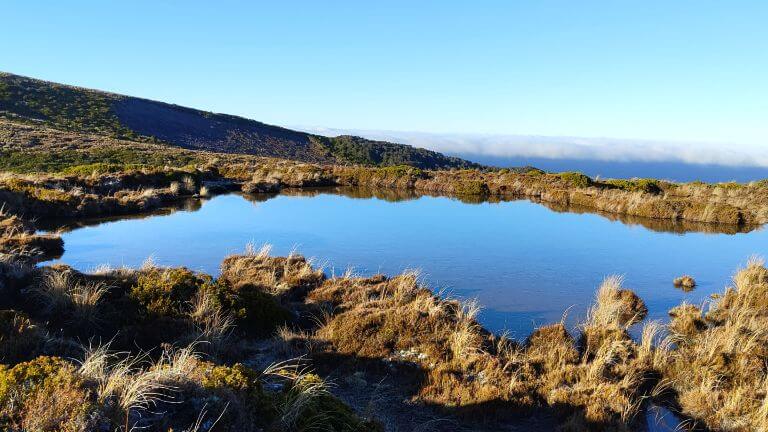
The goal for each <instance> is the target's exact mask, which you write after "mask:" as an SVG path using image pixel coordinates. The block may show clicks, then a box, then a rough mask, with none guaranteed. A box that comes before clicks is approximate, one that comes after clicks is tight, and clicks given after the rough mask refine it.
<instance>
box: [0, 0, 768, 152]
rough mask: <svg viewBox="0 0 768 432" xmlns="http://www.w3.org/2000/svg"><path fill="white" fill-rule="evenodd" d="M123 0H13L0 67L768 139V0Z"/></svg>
mask: <svg viewBox="0 0 768 432" xmlns="http://www.w3.org/2000/svg"><path fill="white" fill-rule="evenodd" d="M117 3H118V2H105V1H91V2H83V1H66V2H64V1H56V2H54V1H49V2H32V1H13V0H11V1H6V2H3V6H2V19H1V22H2V25H0V70H3V71H7V72H13V73H17V74H22V75H29V76H33V77H37V78H43V79H48V80H52V81H59V82H64V83H69V84H76V85H81V86H86V87H94V88H99V89H105V90H111V91H115V92H119V93H126V94H130V95H136V96H143V97H148V98H152V99H159V100H163V101H169V102H174V103H178V104H182V105H189V106H193V107H198V108H202V109H207V110H212V111H217V112H226V113H232V114H238V115H243V116H246V117H250V118H254V119H258V120H261V121H265V122H269V123H275V124H282V125H316V126H328V127H338V128H359V129H391V130H419V131H433V132H464V133H473V132H477V133H512V134H544V135H574V136H609V137H619V138H651V139H671V140H706V141H727V142H740V143H745V144H751V145H761V144H762V145H765V146H768V2H766V1H763V0H754V1H723V0H717V1H714V0H712V1H708V0H688V1H685V0H675V1H672V0H659V1H655V0H654V1H652V0H644V1H629V0H627V1H619V0H616V1H607V0H606V1H583V0H580V1H574V0H562V1H547V0H528V1H523V0H520V1H511V0H508V1H477V2H470V1H462V2H451V1H418V2H417V1H402V2H399V1H388V2H362V1H354V2H352V1H350V2H341V1H317V0H314V1H302V2H298V1H297V2H291V1H281V2H259V3H260V4H256V2H245V1H243V2H234V1H217V2H215V4H214V2H196V1H183V2H182V1H177V2H170V1H130V2H120V4H117ZM278 3H279V4H278ZM373 3H378V4H377V5H373ZM384 3H387V4H386V5H384Z"/></svg>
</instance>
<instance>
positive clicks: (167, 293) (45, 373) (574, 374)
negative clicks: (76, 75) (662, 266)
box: [0, 248, 768, 431]
mask: <svg viewBox="0 0 768 432" xmlns="http://www.w3.org/2000/svg"><path fill="white" fill-rule="evenodd" d="M221 269H222V270H221V276H220V277H219V278H218V279H214V278H211V277H210V276H208V275H205V274H200V273H196V272H192V271H190V270H187V269H184V268H162V267H158V266H156V265H154V264H153V263H152V262H147V263H145V264H144V265H143V266H142V267H141V268H139V269H126V268H120V269H110V268H100V269H97V270H94V271H93V272H91V273H87V274H85V273H80V272H77V271H75V270H73V269H71V268H68V267H66V266H54V267H32V266H30V265H28V264H26V263H25V261H24V257H23V256H19V255H14V254H3V255H2V260H0V290H2V293H1V294H2V295H1V296H0V299H2V300H1V302H2V304H0V309H2V312H0V362H2V364H3V365H2V366H0V401H2V403H0V406H2V407H3V408H2V409H0V425H3V426H4V427H6V428H11V429H12V430H13V429H26V430H92V429H96V428H104V429H108V430H116V429H119V428H120V427H124V426H125V424H126V423H127V424H128V425H129V427H133V426H136V427H142V428H147V429H148V430H169V428H173V430H211V429H212V424H214V421H216V422H215V424H216V426H215V428H214V429H213V430H217V431H222V430H231V431H235V430H237V431H243V430H246V431H247V430H275V431H277V430H286V431H288V430H318V428H321V430H334V431H336V430H339V431H342V430H343V431H355V430H360V431H362V430H375V429H377V428H384V427H388V428H389V430H395V429H394V428H392V427H391V425H393V424H395V425H399V427H400V428H401V429H400V430H414V429H415V428H416V427H418V426H419V425H418V424H414V423H413V420H409V419H414V418H418V416H415V414H414V413H416V412H422V411H427V412H430V413H433V415H434V416H435V418H436V419H447V420H446V421H448V420H449V421H450V424H451V425H452V426H451V427H448V429H451V430H453V429H452V428H454V427H455V428H457V429H458V428H461V427H469V428H471V429H473V430H489V431H490V430H506V429H507V428H512V427H519V426H520V425H521V424H526V422H532V421H534V420H535V424H539V425H541V424H546V425H549V426H551V427H559V428H561V429H562V430H573V431H586V430H627V431H628V430H636V429H637V428H639V427H640V423H641V422H642V421H643V416H642V415H640V414H641V413H642V412H643V410H644V409H645V408H646V407H647V406H648V404H649V403H654V404H657V405H662V406H665V407H667V408H669V409H671V410H673V411H675V412H678V413H679V414H680V416H681V417H682V418H684V419H687V421H688V425H689V426H696V427H704V428H709V429H711V430H725V431H747V430H761V428H765V427H766V425H767V423H766V422H768V417H766V416H765V409H764V406H765V405H766V404H768V396H767V395H766V392H765V382H766V380H768V374H767V373H766V366H765V365H766V364H767V363H766V361H768V354H767V353H766V350H765V349H764V347H765V346H766V344H767V343H768V340H766V338H767V336H766V333H765V331H764V329H765V327H766V324H768V323H766V322H765V320H766V316H768V303H767V302H765V301H764V299H765V298H766V297H768V270H767V269H766V268H765V267H764V266H763V264H762V263H761V262H759V261H754V260H753V261H750V262H749V263H748V265H747V267H746V268H744V269H741V270H740V271H739V272H738V273H737V274H736V275H735V277H734V282H733V286H732V287H730V288H728V289H727V290H726V291H725V292H724V293H722V294H721V295H720V296H717V298H716V299H714V300H713V301H712V302H711V303H710V304H708V307H707V308H704V309H702V308H698V307H694V306H691V305H685V304H683V305H680V306H679V307H676V308H674V309H673V310H671V311H670V316H671V320H670V322H669V324H668V325H662V324H660V323H657V322H646V323H644V318H645V314H646V308H645V306H644V304H643V302H642V300H641V299H640V298H638V297H637V296H636V295H634V293H632V292H631V291H627V290H625V289H623V288H622V287H621V280H620V279H618V278H608V279H606V280H605V282H604V283H603V284H602V285H601V286H600V287H599V288H598V290H597V293H596V296H595V301H594V304H593V306H592V308H591V309H590V311H589V314H588V317H587V318H586V319H585V321H584V322H582V323H581V325H579V326H578V328H576V329H568V328H566V327H565V326H564V325H563V324H562V323H554V324H551V325H548V326H545V327H541V328H539V329H537V330H536V331H535V332H534V333H533V334H531V335H530V336H529V337H528V338H527V339H526V340H525V341H524V342H516V341H512V340H509V339H507V338H505V337H503V336H498V335H493V334H491V333H488V332H487V331H485V330H484V329H483V328H482V327H481V326H480V325H479V323H478V322H477V321H476V314H477V311H478V308H477V307H476V305H474V304H473V303H461V302H458V301H453V300H450V299H444V298H440V297H437V296H436V295H435V294H433V292H432V291H430V290H429V289H428V288H427V287H425V286H423V285H422V284H421V283H420V281H419V278H418V275H417V274H415V273H405V274H402V275H398V276H395V277H391V278H389V277H385V276H381V275H378V276H372V277H355V276H352V275H343V276H340V277H334V278H327V277H326V276H325V275H324V274H323V272H322V271H320V269H318V268H316V267H313V266H312V265H311V263H310V262H308V261H307V260H305V259H304V258H302V257H300V256H297V255H293V256H289V257H271V256H269V250H268V249H266V248H263V249H261V250H256V249H254V248H250V249H248V250H247V251H246V253H245V254H242V255H235V256H231V257H227V258H226V259H225V260H224V261H223V263H222V267H221ZM632 326H643V328H642V331H641V334H642V336H641V337H640V338H638V339H633V338H632V337H630V335H629V333H628V329H629V328H630V327H632ZM83 345H85V346H83ZM296 358H301V360H291V359H296ZM329 376H335V377H336V378H337V379H336V381H335V382H334V383H333V384H330V383H328V382H327V381H326V379H327V378H328V377H329ZM385 379H386V380H388V381H387V382H389V385H390V386H391V387H392V388H394V389H397V391H395V390H390V391H389V392H388V393H385V394H381V395H378V396H376V397H377V398H378V399H376V400H378V401H379V402H378V403H373V401H374V395H373V394H371V393H372V392H374V393H375V392H376V390H375V387H374V386H373V385H372V384H371V383H375V382H378V381H383V380H385ZM361 382H362V384H361ZM335 393H338V394H341V395H344V400H343V401H342V400H340V399H338V398H337V397H335V396H333V395H334V394H335ZM403 398H405V399H406V400H407V403H406V402H404V401H403ZM382 403H383V404H384V405H386V407H378V405H379V404H382ZM393 406H398V407H400V408H399V410H396V411H395V414H393V413H392V411H391V409H392V407H393ZM387 410H390V411H387ZM157 413H162V415H159V414H157ZM388 415H392V416H393V417H394V418H391V417H387V416H388ZM216 419H218V420H216ZM479 419H482V421H481V420H479ZM532 419H534V420H532ZM198 420H199V421H198ZM409 422H410V423H409ZM549 426H548V427H549ZM403 428H405V429H403ZM438 430H445V425H444V427H443V428H442V429H440V428H438Z"/></svg>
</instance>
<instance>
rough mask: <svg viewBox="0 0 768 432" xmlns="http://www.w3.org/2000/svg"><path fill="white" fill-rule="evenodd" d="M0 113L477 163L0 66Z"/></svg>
mask: <svg viewBox="0 0 768 432" xmlns="http://www.w3.org/2000/svg"><path fill="white" fill-rule="evenodd" d="M0 118H8V119H12V120H15V121H24V122H27V123H35V124H43V125H46V126H50V127H54V128H59V129H64V130H69V131H76V132H87V133H98V134H102V135H107V136H110V137H115V138H122V139H132V140H140V141H148V142H160V143H165V144H170V145H174V146H178V147H183V148H188V149H198V150H211V151H217V152H225V153H243V154H251V155H257V156H271V157H280V158H286V159H295V160H301V161H307V162H327V163H344V164H347V163H354V164H364V165H377V166H390V165H412V166H416V167H419V168H429V169H436V168H473V167H474V168H476V167H480V165H478V164H475V163H472V162H469V161H466V160H463V159H460V158H456V157H449V156H445V155H443V154H441V153H438V152H433V151H430V150H425V149H420V148H415V147H411V146H408V145H403V144H395V143H389V142H384V141H372V140H368V139H365V138H360V137H352V136H339V137H332V138H329V137H324V136H320V135H314V134H309V133H305V132H300V131H294V130H291V129H286V128H282V127H279V126H273V125H268V124H265V123H261V122H258V121H255V120H249V119H246V118H242V117H237V116H232V115H226V114H215V113H210V112H206V111H200V110H196V109H193V108H186V107H182V106H178V105H172V104H168V103H164V102H157V101H151V100H147V99H141V98H136V97H131V96H123V95H118V94H113V93H107V92H102V91H97V90H89V89H84V88H80V87H72V86H67V85H62V84H56V83H51V82H47V81H41V80H37V79H33V78H27V77H22V76H19V75H13V74H9V73H3V72H0Z"/></svg>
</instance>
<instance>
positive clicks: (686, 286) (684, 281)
mask: <svg viewBox="0 0 768 432" xmlns="http://www.w3.org/2000/svg"><path fill="white" fill-rule="evenodd" d="M672 284H673V285H674V286H675V287H676V288H681V289H682V290H683V291H691V290H692V289H694V288H695V287H696V280H694V279H693V277H691V276H688V275H683V276H680V277H676V278H675V280H674V281H672Z"/></svg>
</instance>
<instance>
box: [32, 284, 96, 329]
mask: <svg viewBox="0 0 768 432" xmlns="http://www.w3.org/2000/svg"><path fill="white" fill-rule="evenodd" d="M27 292H28V293H29V294H30V295H32V296H33V297H34V298H35V299H36V300H37V302H38V303H39V304H40V307H41V310H42V311H43V313H44V314H45V315H48V316H52V317H55V316H64V317H67V319H68V321H69V322H71V323H79V324H86V325H95V324H98V323H99V320H100V317H99V310H98V304H99V302H100V301H101V300H102V298H103V297H104V296H105V295H106V294H107V293H108V292H109V287H108V286H107V285H105V284H103V283H96V282H78V281H75V280H74V279H73V278H72V276H71V273H69V272H68V271H51V272H48V273H47V274H46V275H45V277H44V280H43V282H42V283H40V284H38V285H33V286H32V288H30V289H29V290H28V291H27Z"/></svg>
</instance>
